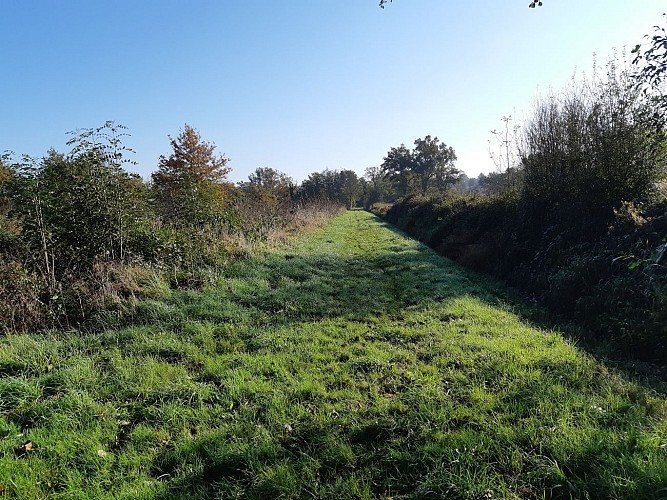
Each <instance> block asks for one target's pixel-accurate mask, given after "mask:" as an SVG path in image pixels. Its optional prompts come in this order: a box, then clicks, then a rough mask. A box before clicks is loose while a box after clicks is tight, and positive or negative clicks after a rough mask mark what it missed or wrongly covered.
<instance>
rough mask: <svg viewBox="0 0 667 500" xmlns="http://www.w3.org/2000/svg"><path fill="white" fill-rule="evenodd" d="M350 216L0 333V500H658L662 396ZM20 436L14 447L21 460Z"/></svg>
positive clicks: (665, 455)
mask: <svg viewBox="0 0 667 500" xmlns="http://www.w3.org/2000/svg"><path fill="white" fill-rule="evenodd" d="M529 312H530V311H529V309H521V308H517V306H511V305H509V303H508V301H507V299H506V298H505V293H504V292H503V290H502V289H500V288H498V286H497V285H487V284H485V283H483V281H481V279H480V278H478V277H475V276H472V275H470V274H468V273H466V272H465V271H464V270H462V269H461V268H459V267H457V266H455V265H454V264H452V263H451V262H449V261H447V260H445V259H443V258H441V257H439V256H437V255H436V254H434V253H433V252H432V251H431V250H429V249H427V248H426V247H425V246H423V245H421V244H419V243H417V242H415V241H414V240H410V239H408V238H406V237H405V236H403V235H402V234H400V233H398V232H396V231H394V230H392V229H391V228H389V227H388V226H386V225H384V224H383V223H381V222H379V221H378V219H376V218H374V217H373V216H371V215H369V214H366V213H363V212H357V211H354V212H348V213H346V214H344V215H342V216H339V217H338V218H336V219H334V220H333V221H332V222H331V223H330V224H329V225H328V226H327V227H326V228H325V229H324V230H322V231H319V232H317V233H314V234H311V235H309V236H307V237H305V238H303V239H302V240H301V241H300V242H299V243H298V244H296V245H294V246H292V247H289V248H283V249H282V250H276V251H273V252H270V253H267V254H266V255H264V256H262V257H261V258H256V259H253V260H248V261H244V262H238V263H235V264H233V265H231V266H229V267H228V268H226V269H225V270H224V271H223V275H222V276H221V277H220V279H219V280H218V282H217V283H216V285H215V286H212V287H210V288H208V289H206V290H204V291H175V292H173V293H172V294H171V295H170V296H168V297H167V298H166V299H164V300H153V301H145V302H142V303H141V304H139V305H138V306H137V314H136V317H135V318H134V319H133V321H132V322H128V323H127V324H125V325H124V326H123V327H122V328H114V329H112V328H109V329H108V330H106V331H97V332H90V331H89V332H76V331H74V332H62V333H51V334H34V335H9V336H7V337H5V338H2V339H0V485H2V486H3V487H4V496H5V497H6V498H47V497H48V498H111V497H117V498H144V499H166V498H193V499H197V498H200V499H208V498H221V499H222V498H258V499H263V500H266V499H269V498H311V497H314V498H387V499H388V498H395V499H397V498H434V499H435V498H443V497H445V498H469V499H482V498H522V499H535V498H628V499H636V498H656V499H657V498H663V497H667V422H666V416H667V402H666V399H665V395H664V391H661V390H659V389H658V390H656V389H655V388H654V389H648V388H645V387H643V386H642V385H641V384H638V383H636V382H633V381H631V380H628V379H626V378H624V377H623V376H622V375H620V374H617V373H614V372H613V371H612V370H610V369H608V368H606V367H605V366H604V365H602V364H601V363H599V362H597V361H596V360H594V359H593V358H592V357H590V356H588V355H586V354H585V353H583V352H581V351H579V350H578V349H577V348H576V347H575V346H573V345H571V344H570V343H568V342H567V341H566V340H564V338H563V336H562V335H561V333H559V332H558V331H552V330H545V329H539V328H536V327H534V326H532V325H531V324H530V323H529V322H528V320H526V319H523V318H525V317H528V316H526V315H525V314H524V313H529ZM27 441H30V442H31V443H32V444H33V450H32V451H29V452H26V453H23V454H21V453H20V451H19V452H17V450H19V449H20V447H21V446H22V445H23V444H24V443H25V442H27Z"/></svg>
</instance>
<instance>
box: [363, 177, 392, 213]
mask: <svg viewBox="0 0 667 500" xmlns="http://www.w3.org/2000/svg"><path fill="white" fill-rule="evenodd" d="M361 186H362V191H363V202H364V207H366V208H371V207H372V206H373V204H374V203H377V202H380V201H387V200H388V199H389V198H390V197H391V196H392V194H393V193H392V187H391V184H390V182H389V179H387V177H386V176H385V175H384V173H383V172H382V168H381V167H368V168H367V169H366V171H365V172H364V177H363V178H362V179H361Z"/></svg>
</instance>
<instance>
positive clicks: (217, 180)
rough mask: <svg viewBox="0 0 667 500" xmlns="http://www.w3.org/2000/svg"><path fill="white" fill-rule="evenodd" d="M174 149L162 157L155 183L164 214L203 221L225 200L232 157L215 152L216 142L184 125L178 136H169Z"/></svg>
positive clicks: (180, 218) (187, 219) (167, 216)
mask: <svg viewBox="0 0 667 500" xmlns="http://www.w3.org/2000/svg"><path fill="white" fill-rule="evenodd" d="M169 141H170V143H171V147H172V152H171V154H170V155H169V156H168V157H166V156H164V155H163V156H161V157H160V161H159V164H158V170H157V171H156V172H154V173H153V176H152V178H153V185H154V188H155V192H156V198H157V202H158V205H159V207H160V211H161V212H162V215H163V216H164V217H166V218H168V219H171V220H173V221H176V220H180V221H181V222H187V223H188V224H190V223H196V222H203V221H205V220H207V219H210V217H211V216H212V215H213V212H215V207H216V205H219V204H220V203H221V202H222V198H223V196H222V195H223V190H224V189H223V187H224V185H225V184H226V180H227V174H228V173H229V171H230V168H229V167H227V163H228V162H229V158H226V157H225V156H224V155H216V154H215V144H212V143H209V142H206V141H203V140H202V139H201V136H200V135H199V132H197V131H196V130H195V129H194V128H192V127H190V126H189V125H187V124H186V125H185V126H184V128H183V131H182V132H181V133H180V134H179V135H178V137H176V138H173V137H169Z"/></svg>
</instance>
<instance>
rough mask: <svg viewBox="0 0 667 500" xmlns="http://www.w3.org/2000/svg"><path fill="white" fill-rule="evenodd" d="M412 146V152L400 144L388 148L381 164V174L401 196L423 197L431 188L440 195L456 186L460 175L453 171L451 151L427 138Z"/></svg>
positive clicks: (433, 139) (454, 154) (438, 141)
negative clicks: (385, 176) (417, 195)
mask: <svg viewBox="0 0 667 500" xmlns="http://www.w3.org/2000/svg"><path fill="white" fill-rule="evenodd" d="M414 144H415V149H414V150H409V149H408V148H406V147H405V145H403V144H401V145H400V146H399V147H397V148H391V149H390V150H389V152H388V153H387V156H385V158H384V161H383V163H382V170H383V172H384V173H385V174H386V175H387V176H388V177H389V178H390V179H391V180H392V181H394V183H395V184H396V186H397V188H398V192H399V194H400V195H401V196H405V195H407V194H409V193H411V192H418V193H421V194H426V193H427V192H428V190H429V189H431V188H433V189H435V190H436V191H438V192H440V193H442V192H444V191H446V190H447V188H448V187H449V186H451V185H452V184H455V183H456V182H457V180H458V178H459V176H460V175H461V172H460V170H458V169H456V168H455V167H454V162H455V161H456V153H455V152H454V149H453V148H451V147H450V146H447V145H446V144H445V143H441V142H440V140H439V139H438V138H437V137H431V136H430V135H427V136H426V137H424V138H423V139H417V140H416V141H415V143H414Z"/></svg>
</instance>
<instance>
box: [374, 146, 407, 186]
mask: <svg viewBox="0 0 667 500" xmlns="http://www.w3.org/2000/svg"><path fill="white" fill-rule="evenodd" d="M413 163H414V157H413V154H412V151H410V150H409V149H408V148H406V147H405V145H404V144H401V145H400V146H398V147H397V148H396V147H395V148H391V149H390V150H389V152H388V153H387V156H385V157H384V161H383V162H382V165H381V168H382V172H383V173H384V174H385V175H386V176H387V178H389V179H390V180H391V181H392V182H393V183H394V185H395V186H396V190H397V191H398V194H399V196H407V195H408V194H409V192H410V185H411V183H412V178H413V172H412V166H413Z"/></svg>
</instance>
